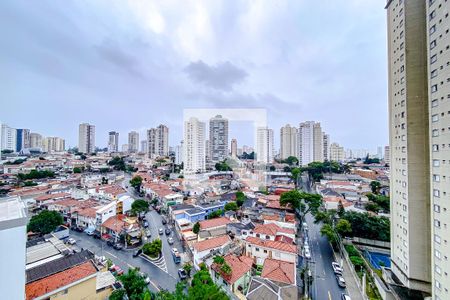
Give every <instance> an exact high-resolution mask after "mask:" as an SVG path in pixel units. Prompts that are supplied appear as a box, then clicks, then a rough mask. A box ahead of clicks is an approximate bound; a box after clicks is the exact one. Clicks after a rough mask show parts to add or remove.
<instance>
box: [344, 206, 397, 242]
mask: <svg viewBox="0 0 450 300" xmlns="http://www.w3.org/2000/svg"><path fill="white" fill-rule="evenodd" d="M342 219H346V220H348V221H349V222H350V224H351V228H352V232H351V234H349V236H356V237H362V238H366V239H372V240H379V241H385V242H389V241H390V221H389V219H388V218H386V217H379V216H373V215H370V214H368V213H359V212H354V211H349V212H345V214H344V215H343V216H342Z"/></svg>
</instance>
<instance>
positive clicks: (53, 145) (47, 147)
mask: <svg viewBox="0 0 450 300" xmlns="http://www.w3.org/2000/svg"><path fill="white" fill-rule="evenodd" d="M65 149H66V142H65V140H64V139H62V138H59V137H56V136H51V137H46V138H44V140H43V141H42V151H44V152H47V153H53V152H62V151H64V150H65Z"/></svg>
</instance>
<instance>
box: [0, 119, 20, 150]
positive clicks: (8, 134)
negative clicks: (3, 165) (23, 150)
mask: <svg viewBox="0 0 450 300" xmlns="http://www.w3.org/2000/svg"><path fill="white" fill-rule="evenodd" d="M1 130H2V132H1V147H0V149H1V150H11V151H16V144H17V131H16V129H15V128H12V127H9V126H8V125H6V124H2V129H1Z"/></svg>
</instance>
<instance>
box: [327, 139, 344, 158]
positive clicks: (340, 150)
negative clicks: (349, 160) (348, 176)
mask: <svg viewBox="0 0 450 300" xmlns="http://www.w3.org/2000/svg"><path fill="white" fill-rule="evenodd" d="M344 158H345V151H344V147H341V146H339V144H338V143H332V144H331V145H330V160H331V161H338V162H342V161H343V160H344Z"/></svg>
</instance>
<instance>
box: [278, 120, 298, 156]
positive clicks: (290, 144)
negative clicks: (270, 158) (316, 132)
mask: <svg viewBox="0 0 450 300" xmlns="http://www.w3.org/2000/svg"><path fill="white" fill-rule="evenodd" d="M289 156H294V157H297V158H298V157H299V153H298V129H297V128H295V127H293V126H291V125H289V124H287V125H285V126H283V127H281V129H280V157H281V159H286V158H288V157H289Z"/></svg>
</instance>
